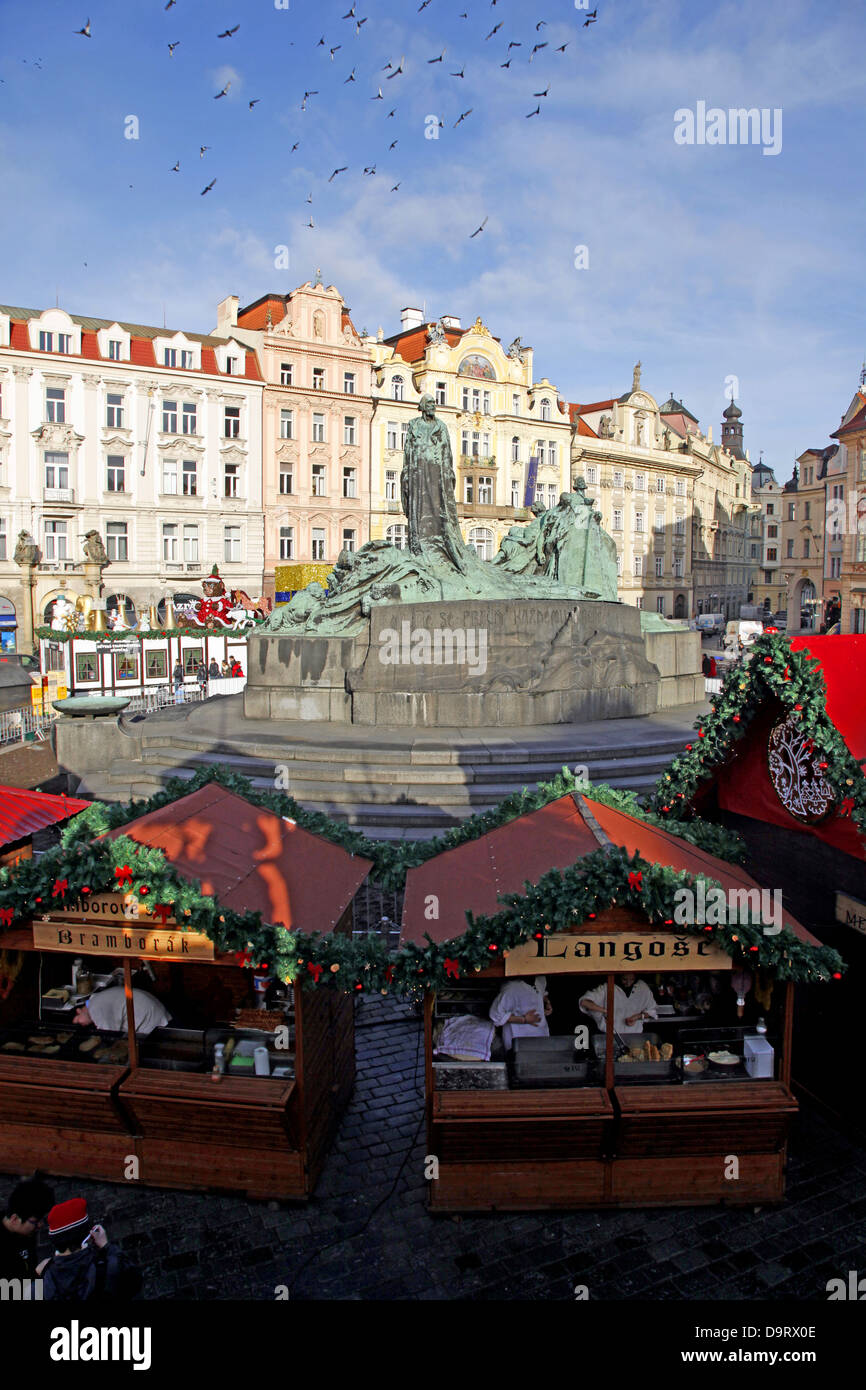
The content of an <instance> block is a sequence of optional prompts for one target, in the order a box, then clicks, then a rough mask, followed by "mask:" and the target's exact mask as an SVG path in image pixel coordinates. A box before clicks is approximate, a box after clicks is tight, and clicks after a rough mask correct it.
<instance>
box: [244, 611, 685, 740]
mask: <svg viewBox="0 0 866 1390" xmlns="http://www.w3.org/2000/svg"><path fill="white" fill-rule="evenodd" d="M650 641H652V645H653V652H652V657H653V659H652V660H650V659H649V657H648V652H647V646H648V644H649V643H650ZM659 661H663V668H664V669H660V667H659V664H654V663H658V662H659ZM699 662H700V639H699V638H697V637H696V636H695V634H693V633H689V632H685V631H677V630H673V629H672V630H671V631H670V632H668V633H652V634H649V633H647V634H643V633H642V631H641V621H640V613H639V612H638V611H637V609H635V608H631V607H629V606H628V605H626V604H622V603H607V602H595V601H592V600H586V599H584V600H580V601H576V600H567V599H561V600H560V599H537V600H522V601H521V602H519V603H515V602H514V601H513V600H511V599H502V600H484V599H478V600H475V599H461V600H456V601H450V602H448V601H443V602H436V603H431V602H428V603H411V604H401V603H393V602H390V603H381V604H374V605H372V607H371V610H370V621H369V624H366V625H365V627H364V630H363V632H362V633H361V634H359V635H357V636H349V635H347V636H343V637H315V636H297V637H295V636H283V635H282V634H281V633H279V632H274V633H268V632H258V633H254V634H251V636H250V639H249V649H248V668H247V686H246V691H245V694H244V714H245V716H246V717H247V718H248V719H301V720H325V721H328V722H330V723H346V724H362V725H378V726H384V727H390V728H404V727H410V728H415V727H424V728H437V727H446V728H455V727H460V728H480V727H485V726H487V727H489V726H491V725H497V726H500V727H519V726H525V725H536V724H562V723H579V722H582V721H591V720H596V719H614V718H625V717H630V716H640V715H646V714H653V713H655V711H656V710H657V709H659V708H661V707H664V706H671V705H675V704H679V703H692V702H694V701H695V700H699V699H701V698H702V695H703V681H702V679H700V677H699V676H698V677H697V679H696V676H695V672H699ZM688 668H690V670H689V669H688ZM683 678H684V679H683Z"/></svg>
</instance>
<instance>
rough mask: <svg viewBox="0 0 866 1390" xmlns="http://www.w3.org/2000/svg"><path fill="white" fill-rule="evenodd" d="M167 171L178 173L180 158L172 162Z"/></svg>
mask: <svg viewBox="0 0 866 1390" xmlns="http://www.w3.org/2000/svg"><path fill="white" fill-rule="evenodd" d="M169 173H171V174H179V173H180V160H178V161H177V164H173V165H172V166H171V169H170V170H169Z"/></svg>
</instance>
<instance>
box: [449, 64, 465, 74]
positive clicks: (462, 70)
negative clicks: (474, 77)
mask: <svg viewBox="0 0 866 1390" xmlns="http://www.w3.org/2000/svg"><path fill="white" fill-rule="evenodd" d="M451 76H452V77H465V76H466V64H465V63H464V64H463V66H462V68H461V69H460V71H459V72H452V74H451Z"/></svg>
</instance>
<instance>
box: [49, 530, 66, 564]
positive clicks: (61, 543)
mask: <svg viewBox="0 0 866 1390" xmlns="http://www.w3.org/2000/svg"><path fill="white" fill-rule="evenodd" d="M66 527H67V523H66V522H65V521H46V522H45V558H46V560H49V561H52V562H53V561H56V560H68V559H69V550H68V543H69V537H68V535H67V529H66Z"/></svg>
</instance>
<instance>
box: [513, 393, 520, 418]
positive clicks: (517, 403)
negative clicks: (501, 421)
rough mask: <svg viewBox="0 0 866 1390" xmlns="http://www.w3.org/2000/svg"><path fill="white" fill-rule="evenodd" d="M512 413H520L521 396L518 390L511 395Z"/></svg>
mask: <svg viewBox="0 0 866 1390" xmlns="http://www.w3.org/2000/svg"><path fill="white" fill-rule="evenodd" d="M511 413H512V415H519V414H520V396H519V395H518V393H517V392H516V391H515V393H514V395H513V396H512V397H511Z"/></svg>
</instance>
